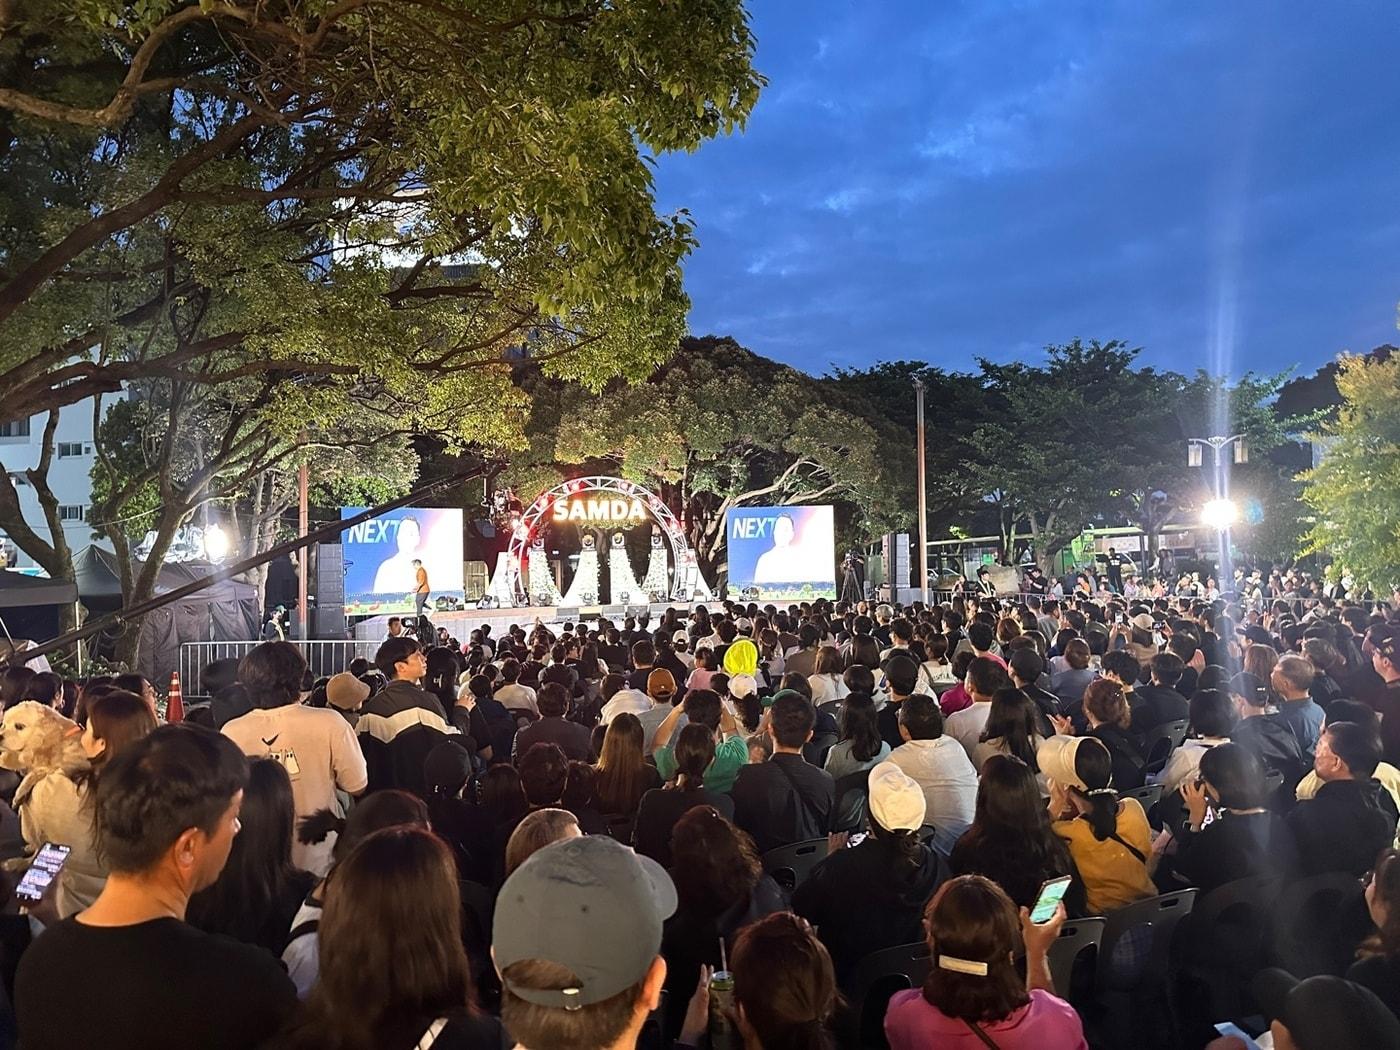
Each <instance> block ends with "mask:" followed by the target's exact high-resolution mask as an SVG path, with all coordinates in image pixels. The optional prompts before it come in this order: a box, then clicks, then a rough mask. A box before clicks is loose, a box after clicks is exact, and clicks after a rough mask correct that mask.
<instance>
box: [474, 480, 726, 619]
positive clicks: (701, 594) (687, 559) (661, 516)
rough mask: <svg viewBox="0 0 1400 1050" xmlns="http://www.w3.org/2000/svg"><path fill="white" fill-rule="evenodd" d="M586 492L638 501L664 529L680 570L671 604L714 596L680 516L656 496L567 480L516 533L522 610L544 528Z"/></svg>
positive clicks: (516, 585)
mask: <svg viewBox="0 0 1400 1050" xmlns="http://www.w3.org/2000/svg"><path fill="white" fill-rule="evenodd" d="M583 493H599V494H601V495H605V496H617V497H621V498H623V499H628V500H632V499H635V500H638V501H639V502H640V503H641V505H642V507H643V508H644V509H645V510H646V511H647V513H648V514H650V515H651V517H652V519H653V520H654V521H655V522H656V524H657V526H658V527H659V528H660V529H661V534H662V535H663V536H664V537H665V538H666V545H667V546H668V547H670V549H671V564H672V566H673V568H674V570H675V571H674V572H673V573H672V575H671V590H670V594H668V595H667V596H666V597H667V599H668V600H671V601H694V600H696V599H698V598H708V597H709V596H710V589H709V587H707V586H706V584H705V581H704V580H703V579H702V578H701V576H700V571H699V566H698V563H697V562H696V560H695V552H694V551H692V550H691V549H690V544H689V543H688V542H687V541H686V538H685V530H684V529H683V528H682V527H681V523H680V521H679V520H677V518H676V516H675V515H674V514H672V513H671V508H669V507H668V506H666V504H665V503H664V502H662V501H661V499H660V498H658V497H657V496H656V494H655V493H653V492H651V491H649V490H648V489H646V488H644V487H643V486H641V485H638V484H637V483H636V482H633V481H628V480H626V479H625V478H612V477H604V476H601V475H594V476H592V477H586V478H574V479H573V480H572V481H564V482H561V483H560V484H558V485H555V486H554V487H553V488H551V489H549V490H547V491H546V492H542V493H541V494H540V495H539V497H538V498H537V499H536V500H535V502H533V503H531V504H530V506H529V507H527V508H526V509H525V512H524V513H523V514H522V515H521V516H520V523H519V524H518V525H516V527H515V531H514V532H512V533H511V537H510V547H509V548H508V549H507V552H506V566H505V567H506V575H507V581H508V584H509V588H508V589H509V592H510V593H511V594H512V595H513V596H514V598H515V604H516V605H517V606H522V605H529V604H530V594H529V591H528V589H527V582H528V579H529V577H528V575H527V565H528V558H529V556H530V550H531V544H532V543H533V542H534V539H535V537H536V535H537V534H538V533H539V531H540V529H541V527H542V526H544V525H545V524H547V523H548V520H547V519H548V517H549V515H550V514H551V513H552V512H553V510H554V505H555V504H556V503H558V502H559V501H560V500H567V499H572V498H573V497H574V496H578V495H581V494H583ZM506 590H507V588H500V589H499V591H498V593H500V592H503V591H506Z"/></svg>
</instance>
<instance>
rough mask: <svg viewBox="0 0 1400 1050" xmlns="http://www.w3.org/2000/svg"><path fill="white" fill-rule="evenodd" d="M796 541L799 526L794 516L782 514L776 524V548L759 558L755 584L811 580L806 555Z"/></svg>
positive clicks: (756, 566) (774, 536) (774, 543)
mask: <svg viewBox="0 0 1400 1050" xmlns="http://www.w3.org/2000/svg"><path fill="white" fill-rule="evenodd" d="M796 538H797V525H796V524H795V523H794V522H793V520H792V515H791V514H779V515H778V517H777V519H776V520H775V521H774V522H773V546H772V549H770V550H766V551H764V552H763V553H762V554H760V555H759V556H758V562H757V564H755V565H754V569H753V582H754V583H801V582H803V581H804V580H807V579H809V578H810V577H811V576H812V568H811V566H810V565H809V564H808V560H809V559H808V557H807V552H806V551H805V550H804V549H803V548H802V545H801V544H800V543H794V542H793V541H794V540H796Z"/></svg>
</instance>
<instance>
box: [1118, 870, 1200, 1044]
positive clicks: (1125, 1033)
mask: <svg viewBox="0 0 1400 1050" xmlns="http://www.w3.org/2000/svg"><path fill="white" fill-rule="evenodd" d="M1195 901H1196V891H1195V890H1177V891H1175V892H1174V893H1164V894H1162V895H1161V896H1159V897H1149V898H1147V899H1146V900H1142V901H1138V902H1137V903H1136V904H1130V905H1128V906H1127V907H1126V908H1120V909H1119V910H1117V911H1115V912H1110V913H1109V914H1108V915H1107V916H1106V920H1107V921H1106V922H1105V925H1104V932H1103V939H1102V941H1101V942H1100V943H1099V959H1098V966H1097V967H1096V973H1095V981H1094V990H1095V999H1096V1000H1097V1003H1098V1005H1099V1007H1100V1010H1101V1011H1102V1013H1101V1016H1102V1021H1103V1026H1104V1033H1103V1035H1104V1042H1105V1043H1106V1044H1107V1045H1109V1046H1135V1047H1143V1048H1147V1047H1152V1048H1158V1047H1162V1048H1165V1047H1171V1046H1175V1045H1177V1039H1176V1036H1175V1032H1174V1030H1173V1029H1174V1014H1173V1003H1172V995H1171V988H1170V987H1169V984H1168V980H1167V977H1168V969H1169V965H1170V962H1171V951H1172V938H1173V936H1174V935H1175V933H1176V929H1177V926H1178V925H1179V924H1180V922H1181V920H1182V919H1183V918H1185V917H1186V916H1187V915H1189V914H1190V913H1191V908H1192V906H1193V905H1194V904H1195Z"/></svg>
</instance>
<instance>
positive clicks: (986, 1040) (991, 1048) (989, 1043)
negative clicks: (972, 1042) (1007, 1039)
mask: <svg viewBox="0 0 1400 1050" xmlns="http://www.w3.org/2000/svg"><path fill="white" fill-rule="evenodd" d="M963 1024H965V1025H967V1027H968V1030H969V1031H970V1032H971V1033H972V1034H973V1035H975V1036H976V1037H977V1038H978V1039H980V1040H982V1043H983V1045H984V1046H986V1047H987V1050H1001V1048H1000V1047H999V1046H997V1044H996V1042H995V1040H993V1039H992V1037H991V1036H989V1035H988V1034H987V1033H986V1032H984V1031H982V1029H980V1028H978V1027H977V1026H976V1025H975V1024H973V1023H972V1022H971V1021H963Z"/></svg>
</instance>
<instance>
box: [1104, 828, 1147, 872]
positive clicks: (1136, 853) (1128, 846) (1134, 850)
mask: <svg viewBox="0 0 1400 1050" xmlns="http://www.w3.org/2000/svg"><path fill="white" fill-rule="evenodd" d="M1108 837H1109V838H1111V839H1112V840H1113V841H1114V842H1116V843H1118V845H1120V846H1122V847H1123V848H1124V849H1125V850H1127V851H1128V852H1129V853H1131V854H1132V855H1133V856H1134V857H1136V858H1137V859H1138V860H1140V861H1141V862H1142V863H1143V864H1146V863H1147V858H1146V857H1144V856H1143V855H1142V850H1140V849H1138V848H1137V847H1136V846H1134V845H1133V844H1132V843H1130V842H1125V841H1124V840H1123V838H1122V836H1120V835H1119V834H1118V832H1116V831H1115V832H1114V833H1113V834H1112V835H1110V836H1108Z"/></svg>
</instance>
